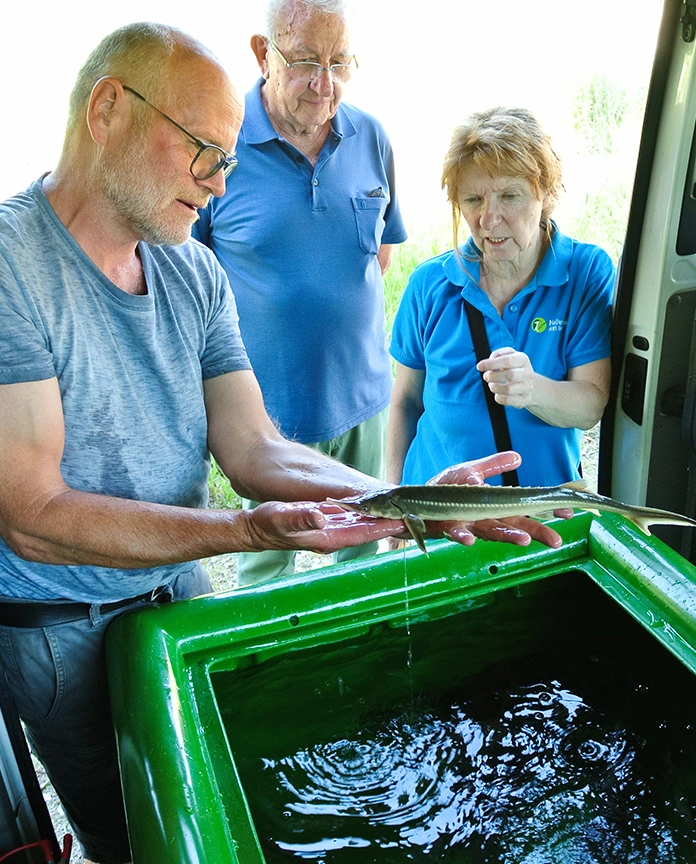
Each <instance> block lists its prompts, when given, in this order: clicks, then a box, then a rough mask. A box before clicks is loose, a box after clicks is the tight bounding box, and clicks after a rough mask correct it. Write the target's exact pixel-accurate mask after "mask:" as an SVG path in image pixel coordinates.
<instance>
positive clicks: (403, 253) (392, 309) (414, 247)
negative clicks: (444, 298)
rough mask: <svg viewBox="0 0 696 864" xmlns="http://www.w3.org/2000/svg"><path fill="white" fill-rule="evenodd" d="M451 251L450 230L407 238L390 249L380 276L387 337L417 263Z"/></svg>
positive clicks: (444, 228) (444, 229)
mask: <svg viewBox="0 0 696 864" xmlns="http://www.w3.org/2000/svg"><path fill="white" fill-rule="evenodd" d="M451 248H452V238H451V231H450V230H449V229H448V228H447V227H443V229H442V230H441V231H439V232H435V231H431V232H428V233H427V234H423V235H421V236H418V237H415V238H414V239H409V240H407V241H406V242H405V243H400V244H399V245H398V246H397V247H396V248H395V249H394V256H393V258H392V263H391V267H390V268H389V270H388V271H387V275H386V276H385V277H384V304H385V315H386V321H387V335H389V336H391V329H392V324H393V323H394V317H395V315H396V310H397V309H398V308H399V302H400V301H401V295H402V294H403V293H404V288H405V287H406V283H407V282H408V277H409V276H410V275H411V273H413V271H414V270H415V269H416V267H417V266H418V265H419V264H420V263H422V262H423V261H427V260H428V259H429V258H433V257H434V256H435V255H440V254H441V253H442V252H445V251H447V249H451Z"/></svg>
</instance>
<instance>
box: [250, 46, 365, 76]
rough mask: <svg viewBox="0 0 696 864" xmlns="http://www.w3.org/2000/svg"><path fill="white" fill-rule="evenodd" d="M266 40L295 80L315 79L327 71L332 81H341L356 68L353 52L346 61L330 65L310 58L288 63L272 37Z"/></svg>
mask: <svg viewBox="0 0 696 864" xmlns="http://www.w3.org/2000/svg"><path fill="white" fill-rule="evenodd" d="M266 42H268V44H269V45H270V46H271V48H272V49H273V50H274V51H275V53H276V54H277V55H278V56H279V57H280V59H281V60H282V61H283V63H285V65H286V66H287V68H288V70H289V72H290V77H291V78H294V79H295V80H296V81H316V79H317V78H318V77H319V76H320V75H321V73H322V72H328V73H329V74H330V75H331V77H332V79H333V80H334V81H340V82H341V83H343V82H345V81H348V79H349V78H350V76H351V75H352V74H353V72H354V71H355V70H356V69H357V68H358V60H357V57H356V56H355V54H353V56H352V57H351V58H350V60H349V61H348V62H347V63H332V64H331V66H322V65H321V63H314V62H313V61H311V60H298V61H297V62H296V63H289V62H288V61H287V60H286V59H285V57H284V56H283V54H282V53H281V51H280V48H278V46H277V45H276V44H275V42H274V41H273V40H272V39H266Z"/></svg>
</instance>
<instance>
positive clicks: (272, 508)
mask: <svg viewBox="0 0 696 864" xmlns="http://www.w3.org/2000/svg"><path fill="white" fill-rule="evenodd" d="M242 110H243V109H242V104H241V102H240V100H239V98H238V96H237V94H236V93H235V91H234V89H233V88H232V86H231V84H230V82H229V80H228V78H227V76H226V74H225V72H224V70H223V69H222V68H221V67H220V65H219V63H218V62H217V61H216V60H215V59H214V58H213V57H212V56H211V55H210V53H209V52H208V51H207V50H206V49H205V48H204V47H203V46H201V45H200V44H199V43H197V42H196V41H195V40H193V39H191V38H189V37H187V36H185V35H184V34H183V33H180V32H179V31H176V30H173V29H172V28H168V27H164V26H161V25H153V24H134V25H129V26H128V27H124V28H122V29H121V30H119V31H116V32H115V33H113V34H111V35H110V36H108V37H107V38H106V39H105V40H104V41H103V42H102V43H101V44H100V45H99V46H98V47H97V49H95V51H94V52H93V53H92V55H91V56H90V57H89V58H88V60H87V63H86V64H85V66H84V67H83V68H82V70H81V72H80V74H79V76H78V80H77V83H76V85H75V88H74V90H73V94H72V96H71V104H70V115H69V119H68V128H67V133H66V138H65V144H64V148H63V152H62V155H61V158H60V160H59V163H58V166H57V167H56V169H55V170H54V171H52V172H51V173H50V174H48V175H46V176H45V177H43V178H42V179H41V180H39V181H37V182H36V183H35V184H33V186H31V187H30V189H29V190H27V192H25V193H24V194H21V195H18V196H16V197H14V198H12V199H10V200H9V201H7V202H5V203H4V204H3V205H1V206H0V442H1V444H0V477H2V483H0V538H1V539H0V658H2V662H3V665H4V667H5V668H4V672H5V674H6V675H7V678H8V681H9V683H10V686H11V688H12V691H13V694H14V697H15V701H16V702H17V705H18V708H19V712H20V714H21V716H22V719H23V720H24V722H25V726H26V729H27V735H28V737H29V739H30V741H31V743H32V746H33V749H34V751H35V752H36V754H37V755H38V756H39V758H40V759H41V760H42V761H43V762H44V764H45V765H46V767H47V769H48V773H49V776H50V777H51V780H52V781H53V784H54V786H55V787H56V790H57V791H58V794H59V795H60V797H61V800H62V802H63V804H64V806H65V808H66V810H67V812H68V816H69V818H70V820H71V822H72V823H73V826H74V829H75V832H76V834H77V836H78V839H79V840H80V842H81V843H82V845H83V847H84V850H85V856H86V859H87V860H89V861H102V862H109V864H123V862H126V861H128V860H129V859H130V851H129V846H128V838H127V833H126V828H125V820H124V815H123V809H122V803H121V797H120V786H119V779H118V766H117V762H116V754H115V746H114V739H113V733H112V731H111V722H110V716H109V709H108V692H107V684H106V675H105V671H104V658H103V638H104V633H105V631H106V627H107V626H108V624H109V623H110V622H111V621H112V620H113V618H114V617H115V616H116V615H119V614H122V613H123V612H124V611H125V610H127V609H132V608H137V607H138V606H139V605H144V604H146V603H147V602H149V601H150V600H151V599H152V598H154V597H155V596H157V597H159V598H160V599H161V598H178V597H184V596H193V595H195V594H196V593H201V592H203V591H206V590H209V583H208V582H207V580H206V578H205V576H204V574H203V573H202V572H201V570H200V567H199V565H197V564H196V561H197V559H199V558H201V557H208V556H211V555H216V554H220V553H224V552H230V551H256V550H262V549H314V550H316V551H322V552H330V551H335V550H337V549H339V548H342V547H346V546H351V545H357V544H361V543H365V542H367V541H370V540H375V539H379V538H381V537H386V536H388V535H390V534H393V533H397V534H398V533H403V530H404V529H403V526H402V525H401V523H400V522H392V521H389V520H370V519H365V518H358V519H354V518H352V514H351V515H350V516H349V515H348V514H346V513H341V514H337V513H336V512H335V509H337V508H333V509H332V508H331V506H329V505H325V504H317V503H313V502H323V501H324V500H325V499H326V497H327V496H330V497H333V498H341V497H346V496H350V495H358V494H362V493H364V492H366V491H372V490H376V489H377V488H379V487H380V486H381V485H383V484H380V483H378V481H376V480H374V479H372V478H370V477H367V476H365V475H363V474H360V473H359V472H357V471H353V470H352V469H349V468H347V467H346V466H344V465H341V464H340V463H337V462H334V461H333V460H331V459H329V458H328V457H325V456H323V455H321V454H319V453H317V452H315V451H313V450H310V449H308V448H305V447H303V446H302V445H299V444H296V443H293V442H290V441H287V440H285V439H283V438H282V437H281V436H280V435H279V434H278V432H277V431H276V429H275V428H274V426H273V424H272V423H271V421H270V420H269V418H268V416H267V415H266V412H265V410H264V407H263V400H262V398H261V394H260V390H259V387H258V384H257V382H256V379H255V377H254V374H253V372H252V371H251V369H250V368H249V363H248V361H247V358H246V354H245V351H244V348H243V346H242V343H241V340H240V337H239V330H238V326H237V318H236V311H235V306H234V302H233V300H232V297H231V295H230V290H229V286H228V283H227V280H226V277H225V275H224V274H223V272H222V271H221V269H220V268H219V267H218V265H217V264H216V263H215V261H214V259H213V257H212V255H211V253H209V252H208V251H207V250H206V249H204V248H203V247H202V246H201V245H200V244H198V243H195V242H193V241H190V240H189V236H190V230H191V225H192V224H193V222H194V221H195V220H196V218H197V212H198V210H199V209H200V208H202V207H205V205H206V204H207V203H208V201H209V200H210V197H211V196H212V195H221V194H222V193H223V192H224V189H225V177H226V176H227V175H228V174H229V173H230V172H231V169H232V168H233V167H234V163H235V159H234V156H232V155H231V154H232V152H233V151H234V147H235V144H236V139H237V134H238V132H239V128H240V125H241V122H242ZM174 118H176V119H174ZM210 453H212V454H213V456H214V457H215V459H216V460H217V462H218V464H219V465H220V467H221V469H222V470H223V471H224V472H225V474H226V475H227V476H228V477H229V479H230V481H231V483H232V486H233V487H234V488H235V489H236V490H237V491H238V492H239V493H241V494H242V495H245V496H246V497H249V498H254V499H256V500H259V501H264V502H266V503H263V504H261V505H260V506H259V507H257V508H256V509H255V510H253V511H251V512H245V511H227V512H212V511H209V510H207V509H205V505H206V480H207V473H208V467H209V460H210ZM511 458H513V459H514V458H516V457H514V456H513V457H511ZM508 467H510V465H509V459H507V461H506V459H505V458H503V457H500V456H498V457H490V458H489V459H487V460H479V461H478V462H477V463H476V464H471V465H468V466H466V467H463V468H462V467H460V468H455V469H453V470H452V471H451V472H449V474H447V475H445V476H444V477H443V478H442V481H443V482H448V481H449V482H463V481H464V480H466V479H467V477H468V478H470V479H471V478H472V477H473V478H475V479H476V480H478V482H482V480H483V478H484V477H486V476H489V475H490V474H493V473H499V472H500V471H501V470H507V468H508ZM280 502H297V503H280ZM439 524H440V533H441V531H442V528H446V529H447V531H448V534H449V536H451V537H452V538H453V539H457V540H460V541H461V542H464V543H468V542H471V541H472V539H473V538H472V533H471V530H470V529H471V527H472V526H468V527H467V526H466V525H461V524H460V525H455V524H451V523H450V524H449V525H446V526H445V525H444V524H443V523H439ZM517 525H518V530H517V531H516V532H515V531H514V530H513V529H511V527H510V524H509V523H508V524H507V525H494V526H492V527H491V526H490V525H489V526H484V528H482V529H481V528H479V529H477V530H476V533H477V534H478V535H479V536H487V537H490V538H499V539H507V540H510V541H512V542H520V543H525V542H529V536H530V534H531V535H532V536H535V537H537V538H538V539H541V540H543V541H544V542H547V543H551V544H554V545H557V544H558V543H560V538H559V537H558V535H557V534H556V533H555V532H553V531H551V530H550V529H548V528H546V527H545V526H543V525H541V524H540V523H537V522H534V521H532V520H529V521H524V520H523V521H519V522H518V523H517ZM503 532H505V533H504V534H503ZM0 671H2V670H0Z"/></svg>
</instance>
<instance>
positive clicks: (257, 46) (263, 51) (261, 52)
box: [251, 33, 268, 80]
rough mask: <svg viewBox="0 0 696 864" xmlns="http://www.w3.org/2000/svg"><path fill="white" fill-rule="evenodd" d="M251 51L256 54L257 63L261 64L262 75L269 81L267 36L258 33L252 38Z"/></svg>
mask: <svg viewBox="0 0 696 864" xmlns="http://www.w3.org/2000/svg"><path fill="white" fill-rule="evenodd" d="M251 50H252V51H253V52H254V57H256V62H257V63H258V64H259V68H260V69H261V74H262V75H263V77H264V78H265V79H266V80H268V42H267V41H266V37H265V36H260V35H259V34H258V33H257V34H256V35H254V36H252V37H251Z"/></svg>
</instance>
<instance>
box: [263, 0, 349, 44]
mask: <svg viewBox="0 0 696 864" xmlns="http://www.w3.org/2000/svg"><path fill="white" fill-rule="evenodd" d="M298 8H299V9H302V10H303V11H304V12H305V14H307V15H309V14H311V13H312V12H323V13H324V14H325V15H339V16H340V17H341V18H343V19H345V20H346V21H347V20H348V15H349V9H348V0H268V5H267V6H266V36H268V37H270V38H271V39H276V38H277V37H278V36H280V34H281V29H282V28H283V25H284V24H285V23H286V20H287V18H288V17H289V13H290V12H292V11H293V10H294V9H298Z"/></svg>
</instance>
